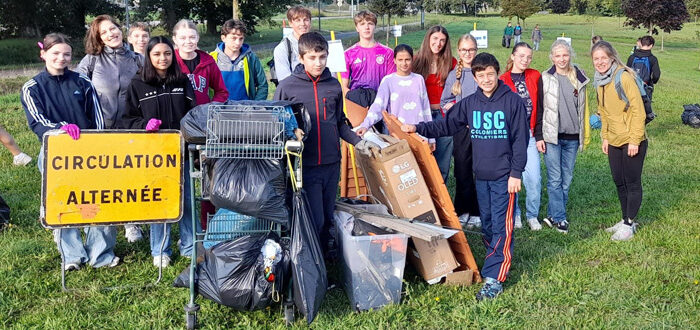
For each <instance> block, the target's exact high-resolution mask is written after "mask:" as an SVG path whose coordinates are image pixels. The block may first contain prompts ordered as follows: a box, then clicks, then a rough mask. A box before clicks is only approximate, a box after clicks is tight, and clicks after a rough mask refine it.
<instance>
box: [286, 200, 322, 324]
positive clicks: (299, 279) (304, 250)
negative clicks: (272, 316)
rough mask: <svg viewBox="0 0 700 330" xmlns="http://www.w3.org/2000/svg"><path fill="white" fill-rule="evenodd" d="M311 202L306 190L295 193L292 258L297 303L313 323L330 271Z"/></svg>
mask: <svg viewBox="0 0 700 330" xmlns="http://www.w3.org/2000/svg"><path fill="white" fill-rule="evenodd" d="M308 204H309V202H308V201H307V199H306V195H305V194H304V192H303V190H302V191H300V192H295V193H294V197H293V201H292V205H293V206H292V207H293V210H294V211H293V214H292V228H291V230H292V245H291V251H290V259H291V260H292V285H293V289H294V290H293V291H294V304H295V305H296V307H297V309H299V311H300V312H301V313H302V314H304V316H306V322H308V324H311V322H313V320H314V319H315V318H316V314H317V313H318V310H319V308H320V307H321V303H322V302H323V299H324V298H325V296H326V289H327V288H328V277H327V276H328V274H327V273H326V264H325V262H324V261H323V251H322V250H321V245H320V244H319V241H318V239H319V238H318V233H317V232H316V229H315V227H314V223H313V220H312V219H311V212H310V211H309V209H308V207H309V206H308Z"/></svg>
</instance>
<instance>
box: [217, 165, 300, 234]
mask: <svg viewBox="0 0 700 330" xmlns="http://www.w3.org/2000/svg"><path fill="white" fill-rule="evenodd" d="M284 180H285V173H284V169H283V167H282V166H281V164H280V160H275V159H219V160H217V161H216V162H215V163H214V165H213V166H212V170H211V180H210V189H209V193H210V197H209V198H210V200H211V203H212V204H214V206H216V208H225V209H227V210H231V211H234V212H237V213H240V214H245V215H249V216H252V217H255V218H258V219H267V220H272V221H274V222H277V223H280V224H282V225H283V226H285V227H286V226H287V225H288V219H289V211H288V210H287V207H286V205H285V194H286V186H285V181H284Z"/></svg>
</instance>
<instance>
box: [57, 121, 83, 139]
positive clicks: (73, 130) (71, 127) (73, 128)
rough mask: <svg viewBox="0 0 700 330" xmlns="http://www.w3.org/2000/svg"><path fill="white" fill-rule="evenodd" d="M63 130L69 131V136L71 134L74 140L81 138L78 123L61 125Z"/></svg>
mask: <svg viewBox="0 0 700 330" xmlns="http://www.w3.org/2000/svg"><path fill="white" fill-rule="evenodd" d="M61 130H63V131H65V132H66V133H68V136H70V137H71V139H73V140H77V139H79V138H80V127H78V125H76V124H67V125H63V126H61Z"/></svg>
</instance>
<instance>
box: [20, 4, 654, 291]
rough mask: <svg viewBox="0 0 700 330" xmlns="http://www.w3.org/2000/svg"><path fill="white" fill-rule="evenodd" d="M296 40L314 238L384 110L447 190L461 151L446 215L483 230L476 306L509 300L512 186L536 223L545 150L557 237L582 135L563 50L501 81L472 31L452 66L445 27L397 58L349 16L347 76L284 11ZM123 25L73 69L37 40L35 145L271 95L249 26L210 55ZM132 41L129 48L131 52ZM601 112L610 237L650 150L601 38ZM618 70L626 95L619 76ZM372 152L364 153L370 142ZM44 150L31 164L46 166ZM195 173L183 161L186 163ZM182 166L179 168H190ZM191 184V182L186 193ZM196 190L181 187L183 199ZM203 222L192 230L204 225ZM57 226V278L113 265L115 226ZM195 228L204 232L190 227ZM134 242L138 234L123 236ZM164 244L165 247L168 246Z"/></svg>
mask: <svg viewBox="0 0 700 330" xmlns="http://www.w3.org/2000/svg"><path fill="white" fill-rule="evenodd" d="M287 18H288V19H289V23H290V26H291V27H292V30H293V32H292V33H291V34H289V35H288V36H286V37H284V38H283V40H282V41H281V42H280V43H279V44H278V45H277V47H275V50H274V58H273V60H274V68H275V71H276V76H277V79H278V80H279V85H278V86H277V88H276V91H275V94H274V99H275V100H288V101H292V102H295V103H303V104H304V105H305V107H306V109H307V110H308V112H309V114H310V117H311V127H312V129H311V131H309V132H306V133H307V136H306V140H305V142H304V144H305V147H304V150H303V154H302V160H303V169H302V171H303V172H304V177H303V180H304V183H303V184H304V189H305V191H306V193H307V197H308V199H309V206H310V211H311V213H312V214H311V218H312V220H313V223H314V226H315V229H316V232H317V233H318V234H319V236H320V239H321V244H322V246H324V247H327V241H328V237H329V230H330V223H331V220H332V217H333V212H334V209H335V199H336V194H337V189H338V181H339V176H340V159H341V154H340V140H341V139H342V140H345V141H346V142H348V143H350V144H353V145H356V144H358V143H360V142H362V141H366V140H362V136H363V135H364V134H365V133H366V132H367V131H368V130H371V129H374V130H379V131H380V132H386V128H385V127H383V126H382V125H381V118H382V115H381V114H382V112H383V111H387V112H389V113H390V114H392V115H395V116H396V117H397V118H398V119H399V121H401V123H402V124H403V125H402V127H401V129H402V130H404V131H406V132H416V133H418V134H419V135H421V136H423V137H425V138H426V139H427V140H428V143H430V146H431V148H432V150H433V154H434V156H435V159H436V161H437V164H438V166H439V168H440V172H441V174H442V176H443V179H444V180H445V182H447V179H448V175H449V173H450V165H451V163H452V158H453V157H454V176H455V179H456V194H455V203H454V204H455V208H456V210H457V212H458V215H459V218H460V221H462V222H464V223H465V225H467V226H480V227H481V230H482V232H483V234H484V235H483V240H484V244H485V245H486V250H487V251H486V258H485V261H484V265H483V269H482V271H481V274H482V276H483V277H484V278H485V281H484V285H483V287H482V288H481V290H480V291H479V293H478V294H477V298H478V299H490V298H495V297H496V296H498V294H500V293H501V292H502V290H503V286H502V283H503V282H504V281H505V280H506V278H507V276H508V272H509V270H510V265H511V261H512V247H513V229H514V228H520V227H522V223H521V220H520V217H521V216H520V213H521V212H520V210H519V207H518V205H517V204H518V203H517V197H518V193H519V192H520V190H521V182H522V183H523V184H524V186H525V190H526V196H525V200H526V203H525V205H526V219H527V223H528V225H529V226H530V228H531V229H532V230H539V229H541V227H542V226H541V224H540V222H539V215H538V214H539V209H540V192H541V178H540V153H542V154H544V160H545V165H546V167H547V177H548V178H547V179H548V180H547V187H548V195H549V205H548V208H547V217H544V218H543V219H542V221H543V222H544V223H545V224H546V225H548V226H549V227H553V228H556V229H557V230H559V231H560V232H564V233H566V232H567V231H568V229H569V217H567V212H566V205H567V201H568V192H569V188H570V185H571V182H572V178H573V170H574V163H575V160H576V154H577V152H578V151H580V150H582V148H583V146H584V144H585V143H586V142H587V139H586V134H585V133H586V129H585V127H586V118H584V113H585V107H586V86H587V84H588V83H589V82H590V79H589V78H588V77H587V76H586V74H585V73H584V72H583V71H582V70H581V69H580V68H578V67H577V66H575V65H573V64H572V62H571V60H572V58H573V57H574V51H573V49H572V47H571V46H570V45H569V44H568V43H566V42H564V41H560V40H557V41H555V42H554V43H553V44H552V46H551V49H550V59H551V61H552V67H551V68H549V69H547V70H545V71H542V72H541V73H540V72H539V71H537V70H535V69H532V68H530V63H531V61H532V52H533V51H532V48H531V47H530V46H529V45H528V44H527V43H524V42H519V43H516V44H515V46H514V47H513V51H512V54H511V55H510V56H509V58H508V60H507V65H506V68H505V70H504V72H501V68H500V65H499V62H498V60H497V59H496V58H495V57H494V56H493V55H491V54H489V53H478V48H477V44H476V40H475V39H474V38H473V37H472V36H471V35H469V34H465V35H463V36H461V37H460V38H459V39H458V42H457V51H458V54H459V59H455V58H453V56H452V46H451V44H450V37H449V34H448V32H447V30H446V29H445V28H444V27H442V26H433V27H431V28H430V29H429V30H428V31H427V33H426V35H425V37H424V39H423V41H422V44H421V47H420V49H419V50H417V51H416V53H415V54H414V51H413V49H412V48H411V47H410V46H408V45H405V44H401V45H398V46H397V47H396V48H394V49H393V50H392V49H391V48H388V47H386V46H384V45H381V44H380V43H378V42H377V41H375V40H374V30H375V27H376V24H377V16H376V15H375V14H373V13H371V12H369V11H361V12H359V13H357V14H356V15H355V17H354V22H355V26H356V30H357V32H358V34H359V38H360V40H359V42H357V43H356V44H355V45H353V46H351V47H349V48H348V49H347V50H346V51H345V61H346V65H347V70H346V72H345V73H342V74H341V81H340V82H339V81H338V79H336V77H335V76H334V75H332V74H331V72H330V71H329V69H328V68H327V67H326V61H327V58H328V42H327V41H326V40H325V38H324V37H323V36H322V35H320V34H319V33H317V32H309V30H310V22H311V12H310V11H309V10H308V9H306V8H304V7H301V6H295V7H292V8H290V9H289V10H288V11H287ZM122 33H123V32H122V30H121V28H120V26H119V24H118V23H117V22H116V21H115V20H114V19H113V18H111V17H109V16H107V15H101V16H98V17H97V18H96V19H95V20H94V21H93V22H92V24H91V25H90V27H89V30H88V32H87V35H86V38H85V51H86V54H87V55H86V56H85V58H83V59H82V60H81V62H80V64H79V65H78V67H77V69H76V71H71V70H70V69H68V65H69V64H70V60H71V51H72V48H71V45H70V42H69V40H68V39H67V38H66V37H65V36H64V35H61V34H58V33H52V34H49V35H47V36H46V37H45V38H44V40H43V42H42V43H40V48H41V50H40V54H41V57H42V58H43V60H44V61H45V62H46V70H45V71H43V72H41V73H39V74H38V75H37V76H35V77H34V78H32V79H31V80H29V81H28V82H27V83H26V84H25V85H24V86H23V87H22V91H21V101H22V105H23V106H24V108H25V112H26V115H27V120H28V123H29V126H30V128H31V129H32V130H33V131H34V132H35V133H36V134H37V136H38V137H39V139H40V140H41V139H42V136H43V135H44V134H45V133H46V132H48V131H50V130H54V129H60V130H63V131H65V132H66V133H67V134H69V135H70V136H71V137H72V138H73V139H79V138H80V130H82V129H98V130H99V129H145V130H146V131H157V130H158V129H178V128H179V126H180V125H179V122H180V119H182V118H183V116H184V115H185V114H186V113H187V111H188V110H190V109H192V108H193V107H195V106H196V105H201V104H206V103H211V102H225V101H227V100H247V99H255V100H264V99H266V98H267V94H268V83H267V79H266V76H265V72H264V69H263V67H262V65H261V63H260V60H259V59H258V58H257V57H256V56H255V54H254V53H253V52H252V51H251V50H250V47H249V46H248V45H246V44H244V43H243V42H244V39H245V34H246V29H245V25H244V24H243V23H242V22H240V21H238V20H229V21H227V22H226V23H224V24H223V26H222V27H221V40H222V42H221V43H219V44H218V45H217V47H216V49H215V50H214V51H213V52H212V53H211V54H209V53H206V52H204V51H201V50H199V49H198V47H197V41H198V38H199V36H198V33H197V28H196V26H195V25H194V24H193V23H192V22H190V21H187V20H182V21H180V22H178V23H177V24H176V25H175V28H174V30H173V35H172V37H173V40H174V43H175V46H176V47H175V46H174V45H173V44H172V43H171V41H170V40H169V39H168V38H166V37H152V38H149V31H148V26H147V25H143V24H134V25H132V26H131V27H130V29H129V31H128V41H129V43H127V42H125V41H124V40H123V35H122ZM129 44H130V45H129ZM591 55H592V57H593V64H594V67H595V70H596V72H595V77H594V84H595V86H596V91H597V95H598V113H599V114H600V117H601V120H602V124H603V125H602V130H601V135H602V140H603V144H602V149H603V152H604V153H606V154H607V155H608V158H609V163H610V168H611V171H612V174H613V179H614V181H615V184H616V186H617V190H618V195H619V199H620V204H621V209H622V220H620V221H619V222H617V223H616V224H615V225H614V226H612V227H610V228H608V231H610V232H612V233H613V236H612V239H613V240H628V239H630V238H632V237H633V235H634V231H635V229H636V226H635V222H634V220H635V218H636V216H637V212H638V210H639V208H640V206H641V199H642V189H641V170H642V164H643V161H644V156H645V154H646V148H647V141H646V133H645V127H644V117H645V115H644V108H643V104H642V100H641V96H640V92H639V90H638V89H637V85H636V84H635V80H634V79H635V78H634V74H635V73H634V71H633V70H631V69H630V68H628V67H626V66H625V65H624V64H623V63H622V62H621V61H620V60H619V57H618V55H617V52H616V51H615V49H614V48H613V47H612V46H611V45H610V44H609V43H607V42H605V41H600V42H597V43H596V44H595V45H593V47H592V49H591ZM618 70H624V72H623V73H622V84H621V87H622V89H624V92H625V93H626V95H627V97H628V99H629V104H628V105H627V104H625V103H624V102H623V101H622V100H621V99H620V98H619V97H618V94H617V93H618V91H617V90H616V88H615V84H613V83H612V80H613V78H612V77H613V76H614V75H615V73H616V72H617V71H618ZM346 97H347V99H352V100H353V102H356V103H358V104H361V105H362V103H364V104H363V105H365V106H368V107H369V110H368V114H367V116H366V118H365V119H364V121H363V122H362V123H361V124H360V125H359V126H358V127H355V128H354V129H353V127H351V125H350V124H349V121H348V120H347V119H346V116H345V114H344V113H343V109H342V108H343V102H346V101H345V99H346ZM365 144H366V145H368V144H371V143H365ZM42 157H43V155H42V154H41V153H40V155H39V161H38V166H39V168H40V171H41V170H42V169H41V166H42V161H41V159H42ZM189 166H191V164H187V162H186V163H185V167H186V168H189ZM186 170H187V169H186ZM189 184H191V183H190V182H189V177H188V176H187V175H185V185H189ZM185 191H189V189H185ZM191 198H192V196H187V194H186V196H184V199H185V202H184V207H185V210H184V212H183V214H184V216H183V218H182V219H181V220H180V222H179V229H180V241H179V251H180V255H182V256H185V257H188V256H190V254H191V251H192V250H191V249H192V243H193V236H192V233H193V228H191V227H192V225H191V224H192V219H191V216H190V214H191V210H189V208H190V202H189V200H190V199H191ZM199 225H200V224H199V222H198V221H197V222H196V226H199ZM84 230H85V236H86V239H85V241H83V240H82V238H81V233H80V231H79V230H78V229H58V230H55V231H54V238H55V241H56V243H57V244H58V247H59V250H60V253H61V257H62V259H63V262H64V265H65V266H64V267H65V269H66V270H77V269H79V268H80V267H81V266H82V265H83V264H86V263H87V264H90V265H91V266H93V267H101V266H110V267H113V266H116V265H117V264H118V263H119V257H117V256H115V254H114V251H113V248H114V245H115V243H116V234H117V229H116V227H114V226H92V227H86V228H85V229H84ZM197 230H200V228H197ZM125 235H126V237H127V240H128V241H130V242H132V241H135V240H137V239H140V238H141V237H142V236H143V235H142V233H141V229H140V228H139V227H137V226H127V228H126V230H125ZM149 236H150V246H151V255H152V257H153V264H154V265H155V266H168V265H169V264H170V261H171V256H172V249H171V247H170V245H171V242H170V225H169V224H154V225H151V228H150V235H149ZM163 240H165V244H164V247H161V242H162V241H163Z"/></svg>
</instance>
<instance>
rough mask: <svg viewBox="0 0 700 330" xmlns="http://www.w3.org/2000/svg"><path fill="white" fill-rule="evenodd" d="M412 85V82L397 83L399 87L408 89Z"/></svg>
mask: <svg viewBox="0 0 700 330" xmlns="http://www.w3.org/2000/svg"><path fill="white" fill-rule="evenodd" d="M412 84H413V80H401V81H399V86H402V87H408V86H411V85H412Z"/></svg>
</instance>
